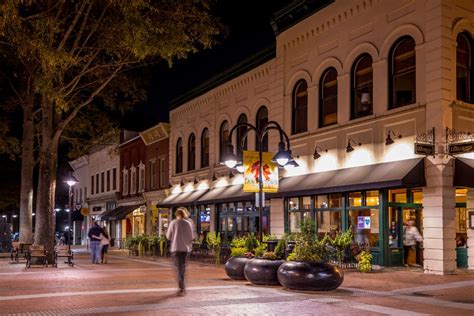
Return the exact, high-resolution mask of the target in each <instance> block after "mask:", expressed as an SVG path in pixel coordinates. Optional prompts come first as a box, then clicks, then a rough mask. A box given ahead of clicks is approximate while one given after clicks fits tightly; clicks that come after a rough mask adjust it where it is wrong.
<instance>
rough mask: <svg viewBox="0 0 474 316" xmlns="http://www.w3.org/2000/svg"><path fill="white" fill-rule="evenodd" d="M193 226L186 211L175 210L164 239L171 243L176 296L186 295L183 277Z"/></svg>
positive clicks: (191, 240) (190, 245)
mask: <svg viewBox="0 0 474 316" xmlns="http://www.w3.org/2000/svg"><path fill="white" fill-rule="evenodd" d="M193 235H194V234H193V226H192V223H191V222H190V221H189V220H188V211H187V210H186V208H184V207H180V208H178V209H177V210H176V219H174V220H172V221H171V223H170V225H169V227H168V232H167V233H166V238H168V239H169V240H170V241H171V247H170V252H171V255H172V256H173V258H174V262H175V265H176V270H177V279H178V286H179V291H178V293H177V295H178V296H184V295H186V287H185V280H184V279H185V275H186V260H187V257H188V254H189V252H191V248H192V243H193Z"/></svg>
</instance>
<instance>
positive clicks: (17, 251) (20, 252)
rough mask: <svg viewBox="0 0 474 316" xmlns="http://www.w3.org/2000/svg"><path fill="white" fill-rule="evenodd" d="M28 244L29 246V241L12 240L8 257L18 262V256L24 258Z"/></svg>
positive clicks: (28, 247)
mask: <svg viewBox="0 0 474 316" xmlns="http://www.w3.org/2000/svg"><path fill="white" fill-rule="evenodd" d="M30 246H31V244H30V243H22V242H19V241H13V242H12V248H11V252H10V259H11V260H12V261H14V262H16V263H18V262H19V260H20V257H21V258H23V259H26V256H27V255H28V251H29V249H30Z"/></svg>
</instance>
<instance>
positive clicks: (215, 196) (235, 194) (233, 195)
mask: <svg viewBox="0 0 474 316" xmlns="http://www.w3.org/2000/svg"><path fill="white" fill-rule="evenodd" d="M244 200H245V201H251V200H255V193H253V192H244V191H243V185H230V186H226V187H220V188H214V189H212V190H209V191H208V192H207V193H206V194H204V195H203V196H201V197H200V198H199V199H198V200H197V203H198V204H211V203H226V202H237V201H244Z"/></svg>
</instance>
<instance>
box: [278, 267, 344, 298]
mask: <svg viewBox="0 0 474 316" xmlns="http://www.w3.org/2000/svg"><path fill="white" fill-rule="evenodd" d="M343 280H344V273H343V272H342V268H340V267H338V266H336V265H334V264H332V263H329V262H322V261H321V262H305V261H287V262H285V263H283V264H282V265H281V266H280V267H279V268H278V281H280V284H281V285H283V286H284V287H286V288H289V289H292V290H299V291H332V290H335V289H337V288H338V287H339V286H340V285H341V284H342V281H343Z"/></svg>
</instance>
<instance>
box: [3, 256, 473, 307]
mask: <svg viewBox="0 0 474 316" xmlns="http://www.w3.org/2000/svg"><path fill="white" fill-rule="evenodd" d="M75 257H76V265H75V267H74V268H71V267H68V266H67V265H66V264H60V266H59V268H51V267H50V268H41V267H34V268H31V269H25V268H24V264H23V263H22V264H10V263H9V260H8V259H0V277H1V279H2V282H1V285H0V314H2V315H5V314H6V315H8V314H17V315H23V314H24V315H26V313H28V315H76V314H81V315H85V314H88V315H94V314H101V315H104V314H126V315H157V314H159V315H184V314H186V315H324V314H329V313H331V314H335V315H338V314H340V315H382V314H392V315H395V314H396V315H423V314H436V315H446V314H453V315H473V314H474V273H469V272H461V273H459V274H457V275H450V276H436V275H426V274H423V273H422V272H421V271H418V270H414V269H410V270H405V269H384V270H380V271H377V272H374V273H370V274H361V273H358V272H350V271H349V272H348V271H346V273H345V279H344V283H343V284H342V286H341V288H339V289H338V290H336V291H332V292H310V293H303V292H294V291H288V290H286V289H284V288H282V287H261V286H253V285H250V284H249V283H248V282H244V281H232V280H229V279H228V278H227V277H226V275H225V272H224V269H223V266H215V265H211V264H202V263H196V262H191V263H190V264H189V266H188V267H189V268H188V279H187V290H188V291H187V292H188V293H187V296H186V297H185V298H182V297H176V296H175V291H176V283H175V279H174V269H173V266H172V263H171V261H170V260H169V259H167V258H165V259H163V258H149V257H128V252H122V251H112V252H111V258H110V263H109V264H106V265H102V264H101V265H93V264H91V263H90V262H89V258H88V255H87V253H85V252H77V253H76V254H75Z"/></svg>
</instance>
